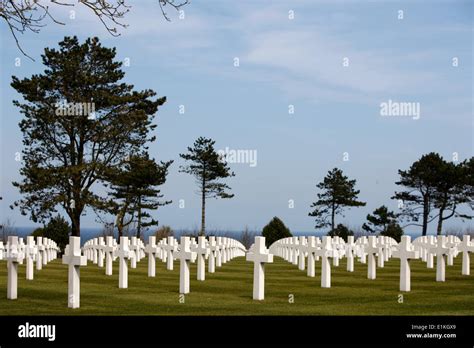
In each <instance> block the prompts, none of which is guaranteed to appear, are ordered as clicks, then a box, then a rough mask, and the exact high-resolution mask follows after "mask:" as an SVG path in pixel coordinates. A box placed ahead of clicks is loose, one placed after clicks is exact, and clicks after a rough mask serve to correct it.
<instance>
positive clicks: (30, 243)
mask: <svg viewBox="0 0 474 348" xmlns="http://www.w3.org/2000/svg"><path fill="white" fill-rule="evenodd" d="M37 253H38V251H37V249H36V246H35V237H33V236H28V237H26V246H25V258H26V279H28V280H33V278H34V268H35V266H34V263H33V261H34V259H35V256H36V254H37Z"/></svg>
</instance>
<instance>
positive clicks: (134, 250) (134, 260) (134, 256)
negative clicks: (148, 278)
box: [129, 236, 139, 268]
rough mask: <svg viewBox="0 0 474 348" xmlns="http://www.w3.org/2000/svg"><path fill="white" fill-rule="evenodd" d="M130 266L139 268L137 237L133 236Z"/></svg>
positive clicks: (130, 246) (131, 239)
mask: <svg viewBox="0 0 474 348" xmlns="http://www.w3.org/2000/svg"><path fill="white" fill-rule="evenodd" d="M129 248H130V260H131V261H130V268H137V261H138V258H139V255H138V245H137V237H135V236H132V237H131V238H130V245H129Z"/></svg>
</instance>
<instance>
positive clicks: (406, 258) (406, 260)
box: [393, 236, 419, 291]
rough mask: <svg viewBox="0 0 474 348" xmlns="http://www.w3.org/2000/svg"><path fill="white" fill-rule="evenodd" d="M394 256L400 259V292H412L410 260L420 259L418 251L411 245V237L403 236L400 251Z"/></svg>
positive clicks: (399, 246)
mask: <svg viewBox="0 0 474 348" xmlns="http://www.w3.org/2000/svg"><path fill="white" fill-rule="evenodd" d="M393 256H394V257H396V258H398V259H400V291H410V290H411V270H410V259H417V258H419V254H418V251H415V250H414V248H413V247H412V245H411V238H410V236H402V240H401V241H400V243H399V244H398V249H397V250H396V251H395V252H394V253H393Z"/></svg>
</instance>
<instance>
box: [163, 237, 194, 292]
mask: <svg viewBox="0 0 474 348" xmlns="http://www.w3.org/2000/svg"><path fill="white" fill-rule="evenodd" d="M190 247H191V242H190V240H189V237H181V242H180V244H179V251H178V258H179V261H180V270H179V293H180V294H187V293H189V287H190V279H189V262H190V261H193V260H195V259H196V253H195V252H192V251H191V249H190ZM168 257H169V255H168ZM171 257H173V256H171Z"/></svg>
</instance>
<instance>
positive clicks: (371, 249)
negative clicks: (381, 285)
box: [365, 236, 378, 279]
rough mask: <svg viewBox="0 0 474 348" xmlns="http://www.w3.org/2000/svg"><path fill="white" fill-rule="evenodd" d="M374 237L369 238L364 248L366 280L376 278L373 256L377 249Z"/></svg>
mask: <svg viewBox="0 0 474 348" xmlns="http://www.w3.org/2000/svg"><path fill="white" fill-rule="evenodd" d="M375 238H376V237H375V236H369V243H368V244H367V245H366V246H365V252H366V253H367V257H368V265H367V278H368V279H375V278H376V277H377V268H376V262H375V255H376V254H377V252H378V248H377V246H376V244H375Z"/></svg>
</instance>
